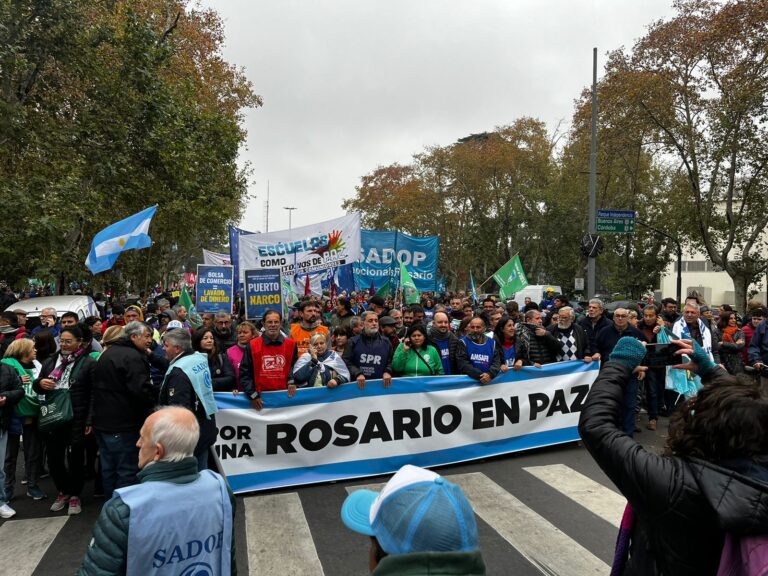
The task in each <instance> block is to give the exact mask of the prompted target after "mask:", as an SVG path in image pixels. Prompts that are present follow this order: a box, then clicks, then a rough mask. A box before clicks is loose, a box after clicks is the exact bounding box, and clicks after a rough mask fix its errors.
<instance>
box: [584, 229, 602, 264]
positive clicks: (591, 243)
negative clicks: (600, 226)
mask: <svg viewBox="0 0 768 576" xmlns="http://www.w3.org/2000/svg"><path fill="white" fill-rule="evenodd" d="M604 247H605V246H604V244H603V239H602V237H600V236H599V235H598V234H585V235H584V237H583V238H582V239H581V253H582V254H584V257H585V258H597V257H598V256H600V254H602V252H603V248H604Z"/></svg>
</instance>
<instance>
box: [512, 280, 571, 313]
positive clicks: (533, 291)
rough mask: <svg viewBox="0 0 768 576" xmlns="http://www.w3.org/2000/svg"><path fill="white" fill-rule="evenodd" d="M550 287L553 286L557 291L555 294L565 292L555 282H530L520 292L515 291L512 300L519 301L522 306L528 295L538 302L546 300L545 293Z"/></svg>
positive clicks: (532, 300)
mask: <svg viewBox="0 0 768 576" xmlns="http://www.w3.org/2000/svg"><path fill="white" fill-rule="evenodd" d="M549 288H552V289H553V290H554V291H555V294H562V293H563V289H562V288H560V286H555V285H554V284H528V286H526V287H525V288H523V289H522V290H520V291H519V292H515V295H514V296H512V300H514V301H515V302H517V303H518V304H519V305H520V307H521V308H522V306H523V304H524V303H525V299H526V297H529V298H530V299H531V302H536V304H538V303H539V302H541V301H542V300H544V294H546V292H547V290H548V289H549Z"/></svg>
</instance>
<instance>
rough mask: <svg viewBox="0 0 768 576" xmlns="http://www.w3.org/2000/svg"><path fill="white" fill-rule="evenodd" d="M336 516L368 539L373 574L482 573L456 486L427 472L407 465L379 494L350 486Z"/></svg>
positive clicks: (467, 508) (466, 507)
mask: <svg viewBox="0 0 768 576" xmlns="http://www.w3.org/2000/svg"><path fill="white" fill-rule="evenodd" d="M341 519H342V521H343V522H344V524H345V525H346V526H347V528H349V529H351V530H354V531H355V532H359V533H360V534H365V535H366V536H370V537H371V551H370V556H369V563H370V570H371V574H373V575H375V576H387V575H395V574H396V575H399V576H419V575H427V574H442V575H446V576H448V575H450V576H459V575H463V576H479V575H484V574H485V562H484V561H483V557H482V555H481V553H480V549H479V547H478V542H477V522H476V521H475V513H474V511H473V510H472V506H471V505H470V503H469V501H468V500H467V497H466V496H464V493H463V492H462V491H461V488H459V487H458V486H457V485H456V484H453V483H452V482H449V481H448V480H446V479H445V478H443V477H442V476H440V475H438V474H435V473H434V472H432V471H430V470H425V469H424V468H419V467H417V466H411V465H410V464H407V465H405V466H403V467H402V468H401V469H400V470H398V472H397V473H396V474H395V475H394V476H393V477H392V478H391V479H390V480H389V482H387V484H386V485H385V486H384V488H383V489H382V491H381V492H374V491H371V490H356V491H355V492H353V493H352V494H350V495H349V496H347V498H346V500H344V504H343V505H342V507H341Z"/></svg>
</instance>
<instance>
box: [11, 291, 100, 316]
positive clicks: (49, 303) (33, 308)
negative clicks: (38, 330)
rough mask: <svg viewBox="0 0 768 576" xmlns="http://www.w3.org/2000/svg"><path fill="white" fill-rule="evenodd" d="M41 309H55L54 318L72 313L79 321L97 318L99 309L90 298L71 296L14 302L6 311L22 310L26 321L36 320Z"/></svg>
mask: <svg viewBox="0 0 768 576" xmlns="http://www.w3.org/2000/svg"><path fill="white" fill-rule="evenodd" d="M43 308H55V309H56V316H57V317H58V318H61V315H62V314H64V312H74V313H75V314H77V317H78V318H79V319H80V320H85V319H86V318H88V316H98V315H99V309H98V308H97V307H96V303H95V302H94V301H93V298H91V297H90V296H82V295H78V294H73V295H71V296H45V297H43V298H28V299H27V300H19V301H18V302H14V303H13V304H11V305H10V306H8V308H6V310H24V311H25V312H26V313H27V320H29V319H31V318H37V317H38V316H40V312H41V311H42V310H43Z"/></svg>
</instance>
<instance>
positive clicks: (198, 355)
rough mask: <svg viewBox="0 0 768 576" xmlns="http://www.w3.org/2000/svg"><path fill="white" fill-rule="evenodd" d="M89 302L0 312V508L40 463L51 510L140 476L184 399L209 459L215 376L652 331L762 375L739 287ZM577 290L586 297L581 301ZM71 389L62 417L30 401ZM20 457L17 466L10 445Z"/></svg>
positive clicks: (236, 388) (465, 354)
mask: <svg viewBox="0 0 768 576" xmlns="http://www.w3.org/2000/svg"><path fill="white" fill-rule="evenodd" d="M97 303H98V304H99V310H100V315H99V316H98V317H91V318H86V319H84V320H83V319H81V318H78V316H77V315H76V314H74V313H64V314H62V315H61V317H59V316H58V315H57V313H56V311H55V310H53V309H44V310H42V311H41V314H40V326H37V327H35V328H34V329H33V330H27V327H26V324H27V318H26V316H27V314H26V312H25V311H24V310H23V309H21V308H19V309H17V310H13V309H12V308H11V311H5V312H2V313H1V314H0V352H1V353H2V355H3V357H4V358H3V361H2V363H0V460H3V461H4V462H5V466H4V474H3V478H2V480H3V481H2V482H1V483H0V517H2V518H10V517H12V516H13V515H14V514H15V511H14V510H13V509H12V508H11V505H10V501H11V500H12V498H13V497H14V496H15V493H16V491H17V488H18V487H17V482H16V481H17V480H20V483H21V485H26V496H28V497H29V498H32V499H33V500H43V499H46V498H47V497H48V495H47V494H45V493H44V492H43V490H42V489H41V488H40V484H39V481H40V478H42V477H43V476H44V475H45V474H47V473H50V475H51V477H52V480H53V484H54V486H55V488H56V494H55V495H52V504H51V506H50V510H51V511H53V512H59V511H62V510H64V509H66V511H67V513H68V514H70V515H72V514H78V513H80V511H81V509H82V502H81V499H80V497H81V493H82V491H83V489H84V485H85V482H86V480H88V479H89V478H94V479H95V481H94V494H95V495H97V496H104V497H105V499H106V500H109V499H110V498H111V497H112V496H113V494H115V493H117V494H127V493H124V492H121V489H124V488H126V487H129V486H132V485H135V484H137V482H141V481H143V480H142V476H141V473H140V463H139V462H140V459H139V447H138V446H137V444H140V443H141V442H140V439H141V431H142V426H144V425H145V422H147V418H148V417H149V416H150V414H152V413H153V411H154V410H155V409H156V408H157V407H162V406H175V407H182V408H186V409H187V410H189V412H191V414H193V415H194V419H195V421H196V423H197V425H196V427H195V430H196V433H195V434H196V435H195V443H194V446H193V447H192V448H190V454H189V455H188V457H189V458H191V459H194V463H195V466H196V468H197V470H198V471H199V472H201V471H204V470H206V469H207V468H209V467H211V465H212V463H213V462H212V461H211V462H209V459H211V450H210V448H211V447H212V446H213V444H214V443H215V441H216V437H217V428H216V420H215V412H216V403H215V401H214V398H213V394H212V393H213V392H214V391H216V392H231V393H233V394H241V393H242V394H244V395H246V397H247V398H248V399H249V401H250V402H251V404H252V406H253V408H254V409H256V410H261V409H262V408H263V398H262V393H263V392H268V391H280V390H285V391H286V393H287V394H288V396H293V395H294V394H295V393H296V391H297V389H299V388H306V387H316V386H325V387H327V388H329V389H332V388H336V387H338V386H343V385H356V386H358V387H359V388H361V389H362V388H364V387H365V386H366V385H371V384H369V382H370V381H380V382H381V384H374V385H382V386H384V387H388V386H389V385H390V384H391V382H392V379H393V378H400V377H419V376H440V375H452V374H453V375H465V376H469V377H471V378H473V379H475V380H477V381H478V383H479V384H480V385H484V384H488V383H489V382H491V381H492V380H493V379H494V378H496V377H497V376H498V375H499V374H500V373H504V372H508V371H510V370H512V371H515V370H520V369H521V368H523V367H531V368H533V369H539V368H541V367H543V366H545V365H547V364H553V363H556V362H567V361H579V362H585V363H591V362H597V361H600V360H603V361H605V360H607V359H608V358H609V357H611V355H612V354H613V353H614V351H615V350H616V348H617V346H618V345H619V343H620V342H622V341H623V339H626V337H629V338H631V339H633V340H636V341H639V342H643V343H645V344H644V346H645V345H647V344H655V343H658V342H659V341H660V339H661V338H662V337H665V338H667V340H666V341H669V340H670V339H673V340H685V341H690V342H695V343H696V344H697V346H698V348H697V353H698V354H699V356H701V355H702V354H704V355H706V356H707V358H708V360H709V361H711V362H712V364H713V365H720V368H719V370H721V371H722V373H723V374H726V373H728V374H731V375H740V374H742V373H744V372H745V371H746V370H748V371H752V372H754V373H755V374H756V377H757V378H758V379H759V382H760V384H761V385H762V386H763V390H764V392H765V391H766V387H768V379H766V377H765V371H766V370H765V368H766V365H768V324H767V323H766V321H765V311H764V309H763V307H762V306H760V305H759V304H755V303H751V304H750V307H749V309H748V310H747V313H746V314H745V315H744V317H741V316H739V315H737V314H736V313H735V311H734V310H733V309H732V308H731V307H730V306H728V305H723V306H721V307H719V308H718V309H716V310H714V309H712V308H711V307H709V306H707V305H706V304H705V303H703V302H702V301H701V299H700V298H699V297H697V296H696V295H695V294H694V295H692V296H691V297H689V298H688V299H686V301H685V302H684V303H682V310H679V308H678V303H677V302H676V301H675V300H674V299H671V298H665V299H664V300H662V301H661V303H660V305H657V304H655V303H653V302H639V303H637V305H636V306H632V307H630V308H615V309H614V310H612V311H611V312H609V311H608V310H607V309H606V306H605V304H604V303H603V302H602V301H601V300H599V299H591V300H589V302H586V303H577V302H574V303H573V304H571V302H570V301H569V300H568V298H567V297H566V296H564V295H561V294H555V293H554V292H553V291H552V290H549V291H547V293H546V294H545V296H544V298H543V299H542V301H541V302H532V301H530V300H529V299H526V300H525V301H523V302H517V301H515V300H509V301H506V302H504V301H500V300H498V299H497V298H495V297H486V298H484V299H483V300H482V301H479V302H478V301H477V300H475V299H473V298H472V297H471V296H468V295H466V294H451V295H444V296H439V297H434V296H432V295H424V296H423V297H422V299H421V302H420V303H418V304H410V305H403V304H397V303H396V302H395V301H393V299H391V298H382V297H380V296H377V295H373V296H369V295H363V294H350V295H348V296H347V295H341V296H339V297H337V298H334V299H333V300H331V299H330V298H317V297H305V298H303V299H301V300H300V301H299V302H298V303H296V304H295V305H294V306H293V307H292V308H291V309H290V314H289V317H288V318H284V317H283V314H282V311H280V310H269V311H268V312H267V313H266V314H265V315H264V316H263V318H260V319H257V320H247V319H245V318H244V317H243V314H242V307H241V306H240V305H239V304H236V306H235V307H234V309H233V311H232V312H233V313H230V311H220V312H217V313H215V314H203V315H201V316H195V317H194V318H192V317H189V315H188V311H187V310H186V308H185V307H184V306H182V305H180V304H178V302H176V301H175V299H174V298H172V297H171V296H170V295H169V294H160V295H157V296H155V297H154V298H146V297H145V296H144V295H143V294H142V295H141V296H140V297H139V298H138V299H134V300H132V301H128V302H118V301H114V302H110V301H109V300H108V299H105V298H98V297H97ZM582 304H584V307H582ZM667 374H668V372H666V371H665V369H664V368H660V367H653V366H652V367H650V368H649V369H648V370H647V371H644V372H643V376H644V378H642V379H641V378H638V377H637V376H636V375H629V376H628V377H627V383H626V385H625V386H624V387H623V388H622V402H621V406H620V410H621V414H622V416H621V424H620V428H621V430H622V432H623V433H624V434H625V435H626V436H629V437H631V436H632V435H633V434H635V433H636V432H638V431H639V430H640V428H639V427H638V423H639V422H638V413H639V411H640V406H641V405H644V407H645V410H646V412H647V423H646V427H647V428H648V429H649V430H656V426H657V420H658V418H659V417H660V416H664V415H670V414H672V413H673V412H674V411H675V410H676V409H678V408H679V407H680V406H681V405H682V403H683V398H682V397H681V396H680V395H679V394H677V393H675V392H673V391H671V390H670V389H669V386H667V385H666V379H667ZM62 390H67V391H68V393H67V397H68V399H69V402H68V403H69V408H68V410H69V411H70V412H71V414H68V415H66V421H65V422H64V423H63V424H60V425H57V426H53V425H51V424H49V423H48V420H50V418H49V417H47V418H42V417H41V407H45V406H50V403H51V401H52V399H53V398H55V397H58V396H57V395H58V394H59V392H60V391H62ZM21 445H23V470H24V473H23V475H22V477H21V478H17V469H18V468H19V466H18V457H19V452H20V449H19V448H20V446H21Z"/></svg>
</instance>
